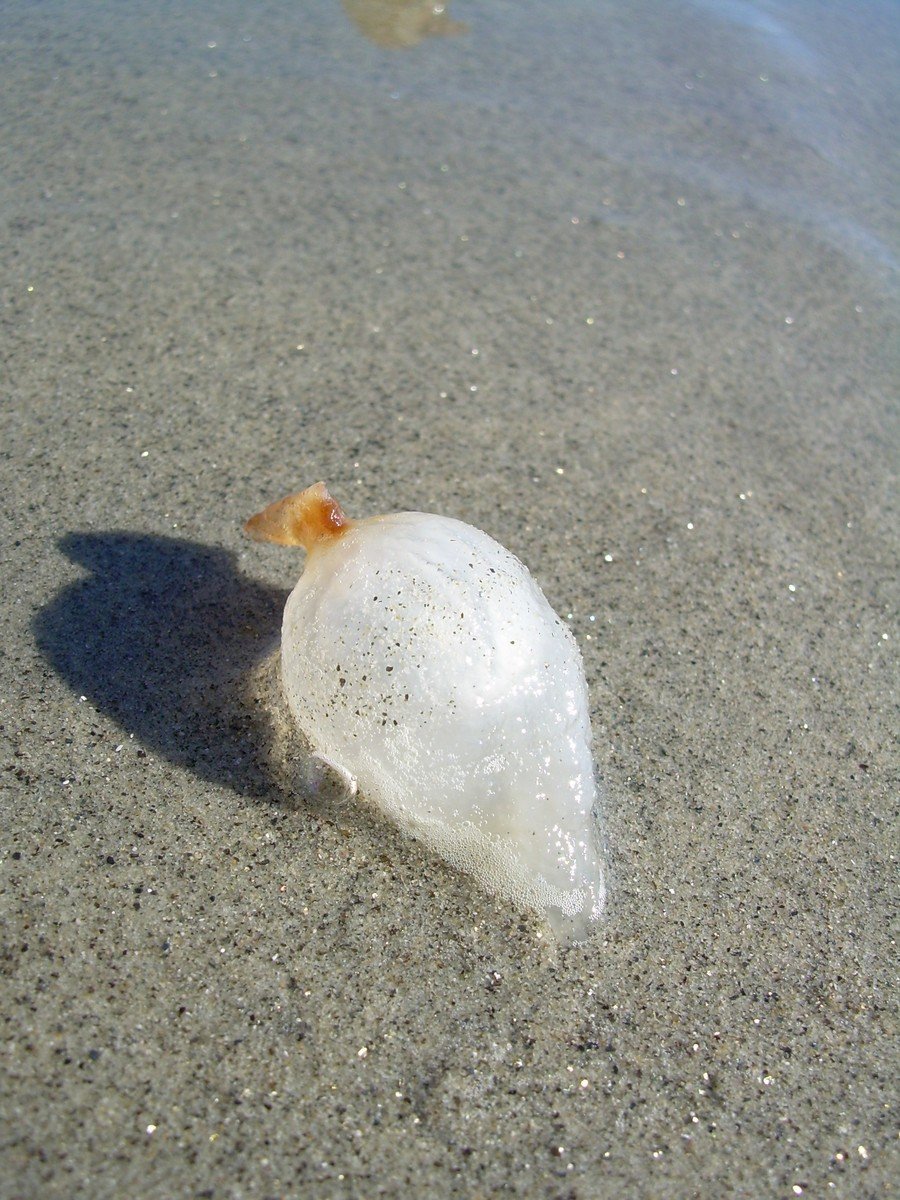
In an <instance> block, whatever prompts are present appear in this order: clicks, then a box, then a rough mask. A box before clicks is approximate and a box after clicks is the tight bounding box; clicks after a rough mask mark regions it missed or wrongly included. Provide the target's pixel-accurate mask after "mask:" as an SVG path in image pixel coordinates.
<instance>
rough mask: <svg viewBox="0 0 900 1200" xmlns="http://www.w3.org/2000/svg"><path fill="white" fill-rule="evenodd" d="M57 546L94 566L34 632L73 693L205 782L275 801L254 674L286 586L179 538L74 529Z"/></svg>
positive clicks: (272, 634)
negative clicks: (250, 574) (264, 581)
mask: <svg viewBox="0 0 900 1200" xmlns="http://www.w3.org/2000/svg"><path fill="white" fill-rule="evenodd" d="M59 548H60V549H61V550H62V552H63V553H64V554H65V555H66V556H67V557H68V558H70V559H71V560H72V561H73V562H76V563H78V564H80V565H81V566H82V567H84V568H85V569H86V570H87V571H89V572H90V574H89V575H88V576H87V577H86V578H84V579H79V580H77V581H76V582H75V583H72V584H69V585H68V586H66V587H65V588H63V589H62V591H61V592H60V593H59V594H58V595H57V596H56V597H55V598H54V599H53V600H52V601H51V602H50V603H49V604H48V605H47V606H46V607H45V608H44V609H43V610H42V611H41V612H40V613H39V614H38V616H37V617H36V618H35V621H34V633H35V637H36V639H37V642H38V645H39V647H40V649H41V652H42V653H43V654H44V656H45V657H46V658H47V660H48V661H49V662H50V664H51V665H52V666H53V667H54V669H55V670H56V671H58V672H59V674H60V675H61V676H62V678H63V679H64V680H65V681H66V682H67V683H68V685H69V686H70V687H71V688H72V690H73V691H74V692H75V693H76V694H78V695H83V696H86V697H88V699H89V700H90V701H91V702H92V703H93V704H94V705H95V706H96V708H98V709H99V710H100V711H102V712H104V713H106V714H107V715H108V716H110V717H111V718H112V719H113V720H114V721H116V722H117V724H119V725H120V726H121V727H122V728H123V729H124V730H125V732H126V733H129V734H133V735H134V737H135V738H137V739H138V740H139V741H140V742H141V744H142V745H144V746H145V747H146V748H147V749H148V750H152V751H154V752H155V753H157V754H160V755H162V756H163V757H165V758H166V759H168V760H169V761H170V762H172V763H176V764H177V765H179V766H184V767H186V768H188V769H189V770H191V771H192V772H193V773H194V774H196V775H197V776H199V777H200V778H201V779H205V780H209V781H211V782H213V783H218V784H224V785H227V786H229V787H231V788H234V789H235V790H236V791H238V792H240V793H243V794H245V795H248V796H254V797H256V798H259V799H268V800H271V799H273V798H275V797H274V796H273V779H272V774H271V763H270V761H269V748H270V746H271V743H272V735H271V729H270V726H271V715H270V714H269V713H268V712H267V709H266V706H265V704H264V703H263V702H262V698H261V697H256V698H254V696H253V695H252V689H251V688H250V687H249V686H248V683H247V681H248V678H251V677H252V676H253V673H254V668H259V665H260V663H261V662H262V660H263V659H264V657H265V656H266V655H267V654H269V653H270V652H271V651H273V650H274V648H275V647H276V645H277V640H278V632H279V628H280V624H281V613H282V609H283V607H284V601H285V594H284V593H283V592H281V591H277V590H274V589H272V588H269V587H264V586H263V585H261V584H259V583H255V582H254V581H253V580H251V579H247V578H246V577H245V576H243V575H242V574H241V573H240V572H239V571H238V569H237V567H236V565H235V561H234V556H233V555H232V554H230V553H228V552H226V551H224V550H221V549H217V548H215V547H211V546H204V545H200V544H198V543H196V542H187V541H181V540H179V539H177V538H167V537H151V536H146V535H142V534H133V533H112V532H111V533H71V534H68V535H67V536H66V537H64V538H62V539H61V540H60V542H59Z"/></svg>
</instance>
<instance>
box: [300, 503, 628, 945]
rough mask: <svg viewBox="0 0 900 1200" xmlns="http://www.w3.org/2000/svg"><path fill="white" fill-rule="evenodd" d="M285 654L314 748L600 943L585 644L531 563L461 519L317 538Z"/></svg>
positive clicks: (463, 864)
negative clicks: (593, 928) (595, 925)
mask: <svg viewBox="0 0 900 1200" xmlns="http://www.w3.org/2000/svg"><path fill="white" fill-rule="evenodd" d="M282 665H283V676H284V689H285V693H286V696H287V701H288V704H289V706H290V708H291V711H292V713H293V715H294V717H295V718H296V720H297V722H298V724H299V725H300V727H301V729H302V730H303V732H304V733H305V734H306V735H307V737H308V738H309V739H310V741H311V743H312V745H313V747H314V749H315V750H316V751H317V752H318V753H320V754H322V755H323V756H324V757H326V758H328V759H329V760H330V761H331V762H332V763H334V764H335V765H336V766H338V767H339V768H341V769H342V770H344V771H346V772H347V773H349V774H350V775H352V776H353V777H354V778H355V780H356V781H357V782H358V785H359V788H360V791H361V792H362V793H363V795H364V796H365V797H367V798H368V799H369V800H370V801H372V802H374V803H375V804H377V805H379V806H380V807H381V808H382V809H383V810H384V811H385V812H386V813H387V814H388V815H389V816H390V817H391V818H392V819H393V820H394V821H396V822H397V823H398V824H399V825H400V826H401V827H402V828H403V829H405V830H407V831H408V832H409V833H412V834H414V835H415V836H417V837H419V838H421V839H422V840H423V841H424V842H426V843H427V844H428V845H429V846H431V847H432V848H433V849H435V850H436V851H438V852H439V853H440V854H442V855H443V856H444V857H445V858H446V859H447V860H448V861H449V862H451V863H453V864H454V865H455V866H457V867H460V868H462V869H463V870H466V871H469V872H471V873H472V874H473V875H474V876H475V877H476V878H477V879H478V880H479V881H480V883H481V884H482V885H483V886H484V887H485V888H486V889H487V890H489V891H491V892H493V893H496V894H499V895H502V896H505V897H507V898H508V899H510V900H511V901H512V902H514V903H516V904H518V905H522V906H525V907H530V908H534V909H536V910H538V911H539V912H541V913H542V914H544V915H545V916H546V917H547V919H548V920H549V921H550V923H551V924H552V925H553V926H554V928H555V929H556V930H557V932H558V933H560V934H561V935H562V936H564V937H574V938H578V937H581V936H584V935H585V934H586V932H587V930H588V929H589V927H590V923H591V922H592V921H595V920H596V919H597V917H598V916H599V915H600V912H601V909H602V906H603V901H604V894H605V893H604V887H603V881H602V870H601V866H600V861H599V856H598V853H597V850H596V839H595V831H594V819H595V818H594V814H593V808H594V802H595V785H594V773H593V764H592V760H591V753H590V723H589V718H588V703H587V689H586V685H585V680H584V672H583V669H582V665H581V658H580V655H579V652H578V648H577V646H576V644H575V640H574V638H573V637H572V635H571V633H570V632H569V630H568V629H567V628H566V627H565V626H564V625H563V623H562V622H561V621H560V619H559V618H558V617H557V616H556V614H555V613H554V612H553V610H552V609H551V608H550V606H549V604H548V603H547V601H546V600H545V598H544V596H543V594H542V593H541V591H540V589H539V588H538V587H537V585H536V584H535V582H534V580H533V579H532V578H531V576H530V575H529V573H528V571H527V569H526V568H525V567H524V566H523V564H522V563H521V562H520V561H519V560H518V559H517V558H516V557H515V556H514V555H512V554H510V553H509V551H507V550H505V549H504V548H503V547H502V546H500V545H499V544H498V543H497V542H495V541H494V540H493V539H492V538H490V537H488V536H487V534H485V533H482V532H481V531H479V530H477V529H474V528H472V527H471V526H469V525H465V524H463V523H462V522H460V521H456V520H452V519H450V518H446V517H437V516H431V515H428V514H425V513H400V514H397V515H395V516H387V517H375V518H371V519H369V520H366V521H361V522H358V523H351V524H350V527H349V528H348V529H347V530H346V531H345V532H343V533H342V535H341V536H336V537H334V538H326V539H322V540H320V541H318V542H317V543H316V544H315V545H314V546H313V547H312V549H311V551H310V554H309V556H308V559H307V563H306V569H305V571H304V573H303V576H302V578H301V579H300V582H299V583H298V584H297V586H296V588H295V589H294V591H293V592H292V593H291V596H290V598H289V599H288V602H287V606H286V608H285V614H284V626H283V645H282Z"/></svg>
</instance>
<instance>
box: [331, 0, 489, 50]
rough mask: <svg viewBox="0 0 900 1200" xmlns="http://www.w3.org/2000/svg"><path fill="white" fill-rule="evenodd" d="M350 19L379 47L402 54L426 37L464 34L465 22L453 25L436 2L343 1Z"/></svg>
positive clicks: (418, 0)
mask: <svg viewBox="0 0 900 1200" xmlns="http://www.w3.org/2000/svg"><path fill="white" fill-rule="evenodd" d="M341 2H342V3H343V5H344V8H345V9H346V11H347V15H348V16H349V18H350V20H351V21H352V22H353V24H354V25H355V26H356V28H357V29H358V30H359V32H360V33H361V34H363V36H364V37H367V38H368V39H369V41H371V42H374V43H375V45H376V46H384V47H386V48H387V49H390V50H402V49H405V48H406V47H407V46H417V45H418V44H419V42H421V41H424V40H425V38H427V37H433V36H436V35H439V34H448V33H465V32H466V30H467V29H468V26H467V25H466V24H465V22H463V21H451V20H450V15H449V13H448V12H447V7H448V6H447V5H446V4H436V3H434V0H341Z"/></svg>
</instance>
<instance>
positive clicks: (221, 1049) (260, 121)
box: [0, 0, 900, 1200]
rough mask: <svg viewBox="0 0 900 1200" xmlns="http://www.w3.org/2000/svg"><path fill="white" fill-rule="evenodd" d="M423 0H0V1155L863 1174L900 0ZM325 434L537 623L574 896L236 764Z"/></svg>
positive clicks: (879, 1166) (266, 739)
mask: <svg viewBox="0 0 900 1200" xmlns="http://www.w3.org/2000/svg"><path fill="white" fill-rule="evenodd" d="M417 7H418V6H416V5H415V4H405V5H404V4H391V3H389V0H370V2H369V3H366V0H353V2H351V0H347V3H346V4H344V5H342V4H340V3H339V2H338V0H328V2H326V0H316V2H311V3H308V4H305V5H302V6H300V5H296V4H286V3H282V2H279V3H259V4H253V5H251V6H248V5H245V4H242V5H239V4H234V3H223V4H217V5H214V6H213V5H202V4H201V5H190V6H182V5H177V4H174V3H162V4H157V5H153V6H148V5H137V4H120V5H116V6H110V5H106V4H100V3H46V4H41V5H33V4H7V5H5V6H4V7H3V10H2V32H0V55H2V63H0V66H2V70H0V87H2V89H3V93H2V94H3V99H2V108H0V217H2V219H3V221H4V224H5V229H6V236H5V237H4V238H3V239H2V247H3V249H2V254H3V273H2V287H3V295H4V306H3V310H2V321H3V335H2V347H3V363H4V369H5V379H6V385H5V388H4V390H3V392H2V394H0V449H2V452H3V457H2V462H3V467H4V471H3V480H2V488H0V514H2V521H3V527H4V532H3V543H2V546H3V549H2V554H3V568H4V582H5V587H4V597H3V601H2V604H0V628H2V646H3V652H4V653H3V657H2V659H0V726H2V729H0V756H2V765H3V767H4V768H5V769H4V770H3V771H2V772H0V789H2V792H0V814H2V827H3V837H2V847H0V851H2V852H0V889H2V891H0V906H2V913H3V922H4V924H3V928H4V930H5V946H4V952H5V955H6V958H5V964H4V965H5V974H4V981H3V984H2V993H0V994H2V1013H3V1018H4V1046H5V1051H6V1057H5V1072H4V1074H3V1083H2V1084H0V1126H2V1128H3V1130H4V1137H3V1140H2V1150H0V1155H2V1178H3V1180H4V1182H3V1184H2V1186H0V1191H2V1192H3V1194H4V1195H9V1196H19V1195H22V1196H24V1195H41V1196H46V1197H52V1196H66V1197H69V1196H73V1195H90V1196H92V1197H105V1196H120V1195H125V1194H127V1195H130V1196H140V1197H156V1196H160V1197H162V1196H168V1195H172V1194H173V1192H174V1191H177V1192H179V1193H184V1194H188V1193H189V1194H192V1195H193V1194H212V1195H216V1196H235V1197H243V1196H247V1197H251V1196H278V1195H316V1196H343V1195H353V1196H357V1195H358V1196H366V1197H369V1196H373V1195H397V1194H405V1193H407V1192H409V1193H410V1194H426V1193H427V1194H434V1195H459V1196H462V1195H472V1196H475V1195H485V1196H486V1195H495V1194H496V1195H504V1194H506V1195H523V1196H525V1195H527V1196H534V1195H540V1196H554V1197H555V1196H560V1197H562V1196H567V1197H568V1196H572V1195H574V1196H576V1197H579V1198H582V1197H584V1198H589V1200H593V1198H595V1197H606V1196H610V1197H612V1196H620V1195H650V1194H665V1195H670V1196H706V1195H729V1196H745V1197H754V1198H756V1197H761V1196H778V1197H781V1196H794V1195H808V1196H820V1195H834V1196H847V1197H859V1196H863V1197H865V1196H871V1197H877V1196H881V1195H885V1194H887V1193H888V1191H889V1187H890V1184H889V1180H890V1179H891V1178H892V1176H893V1175H894V1174H895V1166H896V1162H895V1158H894V1154H895V1150H894V1142H893V1140H892V1139H893V1128H892V1126H891V1123H890V1121H889V1117H890V1109H889V1105H891V1104H892V1103H893V1100H894V1095H893V1094H892V1093H893V1092H894V1087H893V1084H892V1080H893V1078H894V1077H895V1076H896V1064H895V1058H894V1051H893V1047H892V1042H891V1031H892V1028H893V1023H894V1020H895V1010H896V1005H895V995H894V993H893V992H892V990H891V987H892V979H891V976H890V972H889V964H890V963H891V961H892V959H893V956H894V953H895V947H894V945H893V942H892V940H891V926H890V920H891V907H890V903H889V888H890V883H891V880H892V876H893V872H894V868H895V863H894V862H893V859H892V857H891V856H892V853H893V851H894V848H895V845H896V778H895V759H894V758H893V757H892V741H891V739H892V737H893V733H894V730H895V725H896V718H895V713H896V690H895V689H896V678H897V675H896V665H897V664H896V653H895V646H896V639H897V636H898V631H897V628H896V611H897V599H898V596H897V586H896V561H897V537H896V530H897V520H896V504H895V477H896V464H897V450H898V429H897V405H896V394H897V379H898V370H897V366H898V364H897V346H898V344H900V343H898V339H897V316H898V313H897V274H896V268H897V256H898V236H897V210H896V202H895V197H896V195H897V191H898V189H897V178H896V176H897V150H896V133H895V130H896V128H897V115H898V114H897V90H896V81H897V78H898V71H897V57H898V36H897V35H898V24H900V20H898V11H900V10H898V9H897V6H896V5H895V4H893V3H882V4H877V3H866V4H854V5H850V4H846V3H843V4H842V3H830V4H819V3H816V4H812V3H781V4H775V3H769V4H764V5H763V4H749V3H740V2H737V0H735V2H725V3H712V2H710V3H705V2H704V3H701V2H696V3H671V4H659V3H653V4H651V3H634V4H628V5H624V4H612V3H586V2H581V3H575V2H564V0H561V2H559V3H553V4H543V5H541V4H538V3H535V2H533V0H521V2H520V3H513V2H512V0H495V2H493V3H490V4H489V3H475V2H469V3H465V2H463V0H455V2H451V3H449V4H447V6H446V12H445V13H444V14H443V15H442V16H439V17H438V30H440V28H441V25H442V20H443V18H447V19H450V20H453V21H458V22H464V23H465V25H466V29H464V30H456V31H455V32H453V33H451V34H448V35H447V36H442V35H440V33H439V32H435V33H430V34H427V35H426V36H424V37H422V38H421V40H418V41H417V40H416V39H417V37H418V34H419V33H420V32H421V31H422V26H421V25H420V18H419V16H418V13H417V12H415V11H414V10H415V9H416V8H417ZM431 7H432V9H433V6H431ZM426 16H428V20H429V21H431V20H432V19H434V12H433V11H431V12H430V15H429V14H428V13H426ZM397 41H400V42H403V43H408V44H406V45H405V46H402V47H399V48H397V47H394V48H392V47H391V45H385V43H394V42H397ZM320 478H324V479H326V480H327V481H328V482H329V484H330V486H331V489H332V491H333V492H334V494H335V495H336V496H337V497H338V498H339V499H340V500H341V501H342V502H343V503H344V505H345V507H346V508H347V509H348V511H350V512H351V513H352V514H354V515H360V516H363V515H367V514H370V513H376V512H389V511H394V510H398V509H400V510H402V509H419V510H425V511H436V512H440V513H445V514H447V515H451V516H456V517H460V518H462V519H463V520H466V521H469V522H470V523H473V524H475V525H477V526H479V527H481V528H484V529H485V530H487V531H488V532H489V533H490V534H492V535H493V536H494V537H496V538H498V539H499V540H500V541H501V542H503V543H504V544H505V545H507V546H509V547H510V549H512V550H513V551H515V553H517V554H518V555H519V556H520V557H521V558H522V559H524V561H525V562H526V563H527V564H528V565H529V567H530V568H531V570H532V572H533V573H534V574H535V576H536V577H537V578H538V579H539V581H540V583H541V586H542V588H543V589H544V591H545V593H546V594H547V596H548V599H550V601H551V603H552V604H553V605H554V607H555V608H556V610H557V611H558V612H559V613H561V614H562V615H563V616H564V617H565V618H566V619H567V620H568V621H569V623H570V624H571V627H572V629H573V632H574V633H575V635H576V637H577V639H578V641H579V644H580V646H581V649H582V652H583V655H584V659H585V666H586V670H587V675H588V683H589V687H590V695H591V705H592V723H593V727H594V733H595V751H596V758H597V763H598V766H599V769H600V772H601V775H602V777H603V780H604V789H605V794H606V802H605V807H604V813H603V820H604V829H603V834H604V838H605V841H606V844H607V846H608V851H609V859H610V898H609V905H608V917H607V918H606V919H605V923H604V927H603V929H602V930H601V931H600V932H599V933H598V934H597V935H596V937H595V938H594V939H593V940H592V941H591V942H589V943H588V944H587V945H585V946H583V947H578V948H575V949H572V950H568V951H557V950H555V949H554V947H553V946H552V945H551V944H550V940H549V938H548V936H547V933H546V931H545V930H542V929H540V928H539V927H538V926H537V925H536V924H535V922H534V921H533V920H531V919H529V918H527V917H525V916H523V915H522V914H519V913H517V912H515V911H513V910H512V909H510V908H508V907H505V906H504V905H503V904H502V903H500V902H498V901H494V900H491V899H489V898H486V897H485V896H483V895H482V894H480V893H479V892H478V891H477V889H475V888H474V887H473V886H472V884H471V883H470V882H469V881H468V880H467V879H466V878H465V877H464V876H462V875H458V874H455V873H454V872H453V871H451V870H450V869H449V868H447V867H445V866H444V865H442V864H441V863H440V862H439V861H437V860H433V859H431V858H429V857H428V856H427V853H426V852H425V851H423V850H422V849H421V848H420V847H418V846H416V845H415V844H413V843H411V842H409V841H405V840H404V839H403V838H402V837H401V836H400V835H398V834H397V833H395V832H394V831H392V830H391V829H390V828H387V827H385V826H384V825H382V824H379V822H378V821H377V819H375V818H374V817H373V816H372V815H371V814H367V813H365V812H363V811H362V810H360V809H358V808H356V807H354V805H353V803H348V802H346V801H344V800H341V799H339V798H338V799H335V798H334V796H330V795H326V796H325V797H324V799H323V796H322V795H321V794H319V785H318V784H317V783H316V782H315V781H314V779H313V776H312V775H311V774H310V773H309V772H308V771H306V770H305V768H303V767H301V768H299V769H298V770H297V772H296V776H294V775H292V773H291V770H290V769H289V767H288V766H286V765H285V764H283V763H281V762H280V760H279V761H278V763H277V764H276V765H273V764H274V763H275V759H277V758H278V756H279V755H282V756H283V755H284V754H285V753H286V754H288V756H289V755H290V752H291V746H290V740H289V739H286V740H285V739H284V736H283V731H282V732H281V734H279V733H278V730H277V729H276V726H277V722H278V716H277V714H275V713H273V712H272V711H270V707H271V705H270V699H271V698H270V697H269V696H268V695H267V688H266V687H260V686H256V685H255V684H254V682H253V681H254V680H255V679H257V677H258V676H257V674H254V670H255V668H256V667H257V666H258V664H259V663H260V661H261V660H262V659H263V658H264V657H265V656H266V655H267V654H270V653H271V650H272V645H273V637H274V636H275V635H276V634H277V627H278V613H279V609H280V606H281V602H282V599H283V597H284V596H285V595H286V593H287V590H288V589H289V588H290V587H291V586H292V584H293V583H294V581H295V579H296V577H297V575H298V573H299V570H300V566H301V562H300V560H299V559H297V558H295V557H292V555H291V554H290V553H287V552H279V551H278V549H277V548H260V547H257V546H254V545H250V544H249V543H247V542H245V541H244V540H243V539H242V537H241V534H240V527H241V523H242V521H243V520H244V518H246V517H247V516H248V515H249V514H251V513H253V512H256V511H257V510H258V509H259V508H260V507H261V506H262V505H263V504H264V503H266V502H267V501H269V500H271V499H273V498H274V497H276V496H278V495H280V494H283V493H286V492H288V491H292V490H296V489H298V488H300V487H302V486H304V485H306V484H309V483H312V482H314V481H315V480H317V479H320ZM259 678H262V676H259ZM266 679H268V676H266ZM279 737H281V739H282V740H281V742H280V743H279V741H278V738H279ZM270 742H271V743H272V744H271V745H270ZM273 745H274V749H273ZM279 747H280V748H279ZM285 747H287V749H285ZM291 780H294V781H295V783H296V790H297V792H298V794H297V795H296V796H295V797H293V799H292V800H288V799H287V798H286V796H285V790H286V788H287V789H288V790H289V789H290V781H291ZM324 791H325V792H327V788H325V789H324Z"/></svg>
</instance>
